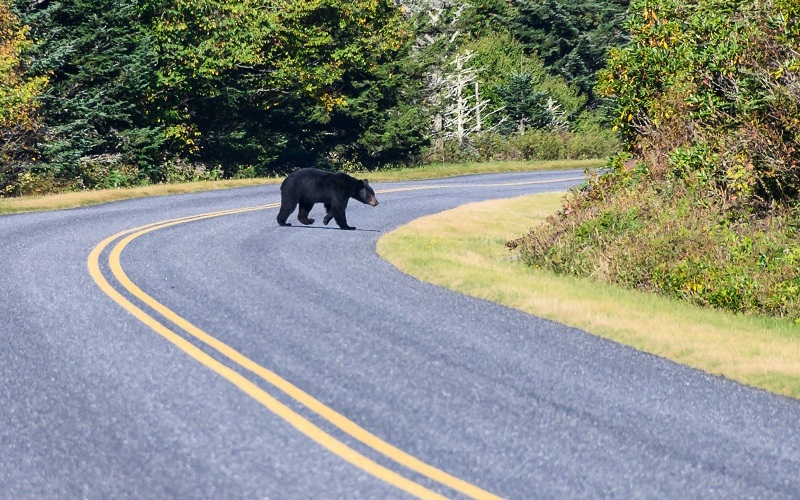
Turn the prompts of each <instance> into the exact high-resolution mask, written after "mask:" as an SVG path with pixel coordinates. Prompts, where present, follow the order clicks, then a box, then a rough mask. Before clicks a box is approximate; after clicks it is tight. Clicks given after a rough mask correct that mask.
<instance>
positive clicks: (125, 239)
mask: <svg viewBox="0 0 800 500" xmlns="http://www.w3.org/2000/svg"><path fill="white" fill-rule="evenodd" d="M279 206H280V204H279V203H273V204H269V205H262V206H257V207H249V208H242V209H235V210H226V211H221V212H213V213H208V214H202V215H196V216H191V217H183V218H179V219H172V220H167V221H162V222H157V223H154V224H148V225H145V226H140V227H136V228H133V229H129V230H126V231H122V232H120V233H117V234H115V235H113V236H110V237H108V238H106V239H105V240H103V241H102V242H100V243H99V244H98V245H97V246H96V247H95V248H94V249H93V250H92V252H91V253H90V254H89V258H88V262H87V264H88V267H89V273H90V274H91V276H92V278H93V279H94V281H95V283H97V286H99V287H100V289H101V290H102V291H103V292H105V293H106V294H107V295H108V296H109V297H111V298H112V299H113V300H114V301H115V302H117V303H118V304H119V305H120V306H122V308H124V309H125V310H127V311H128V312H130V313H131V314H132V315H133V316H135V317H136V318H137V319H138V320H139V321H141V322H142V323H144V324H145V325H147V326H148V327H149V328H151V329H152V330H153V331H155V332H156V333H158V334H159V335H161V336H162V337H164V338H165V339H167V340H168V341H169V342H172V344H174V345H175V346H176V347H178V348H179V349H181V350H182V351H184V352H185V353H186V354H188V355H189V356H191V357H192V358H193V359H195V360H196V361H198V362H199V363H201V364H203V365H204V366H206V367H207V368H209V369H211V370H213V371H214V372H216V373H217V374H219V375H220V376H222V377H223V378H225V379H226V380H228V381H229V382H230V383H232V384H233V385H234V386H236V387H237V388H239V389H240V390H241V391H243V392H244V393H245V394H247V395H248V396H250V397H252V398H253V399H255V400H256V401H258V402H259V403H261V404H262V405H264V406H265V407H266V408H267V409H269V410H270V411H271V412H273V413H274V414H276V415H278V416H279V417H281V418H282V419H284V420H285V421H286V422H288V423H289V424H291V425H292V426H293V427H295V428H296V429H297V430H298V431H300V432H301V433H303V434H304V435H306V436H307V437H309V438H310V439H312V440H313V441H315V442H317V443H318V444H320V445H322V446H323V447H325V448H326V449H328V450H329V451H331V452H332V453H334V454H336V455H338V456H339V457H341V458H342V459H344V460H346V461H347V462H349V463H351V464H352V465H354V466H356V467H358V468H360V469H362V470H363V471H365V472H368V473H369V474H372V475H373V476H375V477H377V478H379V479H381V480H383V481H386V482H387V483H389V484H391V485H393V486H395V487H397V488H399V489H401V490H403V491H405V492H407V493H410V494H411V495H414V496H416V497H419V498H444V497H442V496H441V495H440V494H438V493H436V492H434V491H432V490H430V489H428V488H426V487H424V486H422V485H421V484H419V483H416V482H414V481H411V480H410V479H407V478H406V477H404V476H402V475H400V474H398V473H397V472H395V471H393V470H391V469H388V468H386V467H384V466H382V465H380V464H378V463H376V462H375V461H373V460H371V459H370V458H368V457H366V456H364V455H362V454H361V453H359V452H357V451H355V450H354V449H352V448H351V447H349V446H347V445H346V444H344V443H343V442H341V441H339V440H338V439H336V438H334V437H333V436H331V435H330V434H328V433H326V432H325V431H324V430H322V429H321V428H319V427H318V426H316V425H315V424H313V423H312V422H310V421H309V420H307V419H305V418H304V417H303V416H301V415H300V414H298V413H297V412H295V411H294V410H292V409H291V408H289V407H288V406H286V405H284V404H283V403H281V402H280V401H278V400H277V399H276V398H275V397H273V396H272V395H270V394H269V393H268V392H267V391H265V390H264V389H262V388H261V387H259V386H258V385H257V384H255V383H254V382H252V381H250V380H249V379H248V378H247V377H245V376H243V375H241V374H240V373H238V372H237V371H235V370H234V369H232V368H230V367H228V366H227V365H225V364H223V363H222V362H220V361H218V360H217V359H215V358H214V357H212V356H211V355H209V354H207V353H206V352H204V351H203V350H201V349H200V348H199V347H197V346H196V345H194V344H193V343H192V342H190V341H189V340H187V339H186V338H184V337H183V336H181V335H180V334H178V333H176V330H179V331H181V332H183V333H184V334H186V335H188V336H189V337H191V338H194V339H195V340H197V341H200V342H202V343H203V344H205V345H206V346H208V347H210V348H212V349H213V350H214V351H216V352H217V353H219V354H220V355H222V356H224V357H225V358H227V359H228V360H229V361H230V362H232V363H234V364H235V365H238V366H239V367H241V368H244V369H246V370H248V371H250V372H251V373H253V374H255V375H257V376H258V377H260V378H261V379H263V380H265V381H267V382H268V383H270V384H272V385H273V386H274V387H276V388H278V389H280V390H281V391H282V392H284V393H285V394H286V395H287V396H289V397H290V398H292V399H294V400H295V401H296V402H298V403H300V404H301V405H303V406H304V407H306V408H308V409H309V410H311V411H313V412H314V413H316V414H317V415H319V416H320V417H322V418H323V419H325V420H327V421H328V422H330V423H331V424H333V425H334V426H336V427H338V428H339V429H340V430H341V431H343V432H344V433H345V434H347V435H349V436H350V437H352V438H353V439H356V440H357V441H360V442H361V443H363V444H364V445H366V446H368V447H370V448H372V449H373V450H375V451H376V452H378V453H380V454H381V455H383V456H385V457H387V458H389V459H391V460H392V461H394V462H395V463H397V464H400V465H402V466H404V467H406V468H408V469H410V470H412V471H414V472H416V473H418V474H421V475H423V476H426V477H428V478H429V479H432V480H434V481H436V482H438V483H440V484H442V485H444V486H446V487H448V488H451V489H453V490H455V491H458V492H460V493H462V494H464V495H467V496H469V497H472V498H499V497H497V496H496V495H493V494H492V493H489V492H488V491H485V490H483V489H481V488H479V487H477V486H475V485H473V484H470V483H468V482H466V481H464V480H462V479H459V478H457V477H454V476H452V475H450V474H448V473H446V472H444V471H442V470H440V469H437V468H436V467H433V466H431V465H429V464H426V463H425V462H423V461H421V460H419V459H417V458H415V457H413V456H411V455H409V454H408V453H405V452H404V451H402V450H400V449H398V448H396V447H395V446H392V445H391V444H389V443H387V442H385V441H383V440H382V439H380V438H379V437H377V436H375V435H374V434H372V433H370V432H369V431H367V430H365V429H363V428H362V427H359V426H358V425H357V424H356V423H354V422H353V421H351V420H349V419H348V418H346V417H345V416H343V415H341V414H340V413H338V412H336V411H335V410H333V409H332V408H330V407H328V406H326V405H324V404H323V403H321V402H320V401H318V400H316V399H315V398H313V397H312V396H310V395H309V394H307V393H306V392H304V391H303V390H301V389H300V388H298V387H296V386H295V385H293V384H292V383H291V382H289V381H287V380H285V379H283V378H281V377H280V376H278V375H277V374H276V373H274V372H272V371H271V370H268V369H267V368H264V367H263V366H261V365H259V364H258V363H256V362H255V361H253V360H251V359H249V358H248V357H246V356H244V355H243V354H241V353H240V352H238V351H236V350H235V349H233V348H232V347H231V346H229V345H227V344H225V343H224V342H222V341H220V340H219V339H216V338H214V337H213V336H211V335H209V334H208V333H206V332H204V331H202V330H201V329H199V328H198V327H196V326H195V325H193V324H192V323H190V322H189V321H187V320H186V319H184V318H182V317H181V316H179V315H178V314H176V313H175V312H174V311H172V310H170V309H168V308H167V307H165V306H164V305H163V304H161V303H159V302H158V301H157V300H155V299H154V298H153V297H151V296H150V295H148V294H147V293H145V292H144V291H142V290H141V289H140V288H139V287H138V286H137V285H136V284H135V283H133V282H132V281H131V280H130V278H128V276H127V275H126V274H125V271H124V270H123V269H122V265H121V264H120V256H121V254H122V251H123V250H124V249H125V247H126V246H127V245H128V244H129V243H130V242H132V241H133V240H135V239H136V238H138V237H140V236H142V235H145V234H147V233H151V232H153V231H157V230H159V229H164V228H167V227H171V226H175V225H178V224H186V223H189V222H195V221H201V220H204V219H210V218H214V217H223V216H226V215H233V214H240V213H245V212H252V211H256V210H265V209H270V208H278V207H279ZM114 242H116V244H114V246H113V247H112V248H111V250H110V252H109V253H108V267H109V269H110V270H111V273H112V274H113V276H114V278H116V281H117V283H118V284H119V286H121V287H122V288H124V289H125V290H127V292H128V293H130V294H131V295H132V296H133V297H136V298H137V299H139V300H140V301H142V302H143V303H144V304H146V305H147V306H148V307H149V308H151V309H152V310H153V311H155V312H157V313H158V314H160V315H161V316H162V317H163V318H165V319H167V320H169V321H170V322H171V323H172V324H173V325H174V326H175V327H176V328H174V329H173V328H170V327H168V326H166V325H165V324H164V323H163V322H161V321H159V320H157V319H156V318H154V317H153V316H152V315H151V314H148V313H147V312H145V311H144V310H143V309H142V308H140V307H138V306H137V305H135V304H134V303H133V302H131V301H130V300H128V299H127V298H126V297H125V296H123V295H122V294H121V293H120V292H119V291H117V289H116V288H114V287H113V286H112V285H111V284H110V283H109V282H108V280H107V279H106V278H105V276H104V275H103V273H102V271H101V267H100V259H101V256H102V255H103V252H104V251H105V250H106V248H107V247H109V245H112V243H114Z"/></svg>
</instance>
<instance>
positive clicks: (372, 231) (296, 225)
mask: <svg viewBox="0 0 800 500" xmlns="http://www.w3.org/2000/svg"><path fill="white" fill-rule="evenodd" d="M284 227H287V228H292V227H293V228H296V229H327V230H329V231H346V230H344V229H340V228H338V227H336V226H334V227H331V226H305V225H303V224H292V225H291V226H284ZM358 231H362V232H365V233H380V231H379V230H377V229H361V228H359V227H357V228H355V229H354V230H353V232H358Z"/></svg>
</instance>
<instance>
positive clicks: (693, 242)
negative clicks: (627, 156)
mask: <svg viewBox="0 0 800 500" xmlns="http://www.w3.org/2000/svg"><path fill="white" fill-rule="evenodd" d="M615 189H616V193H615V194H614V195H613V196H607V197H605V198H604V199H598V198H597V197H595V196H591V195H589V194H588V191H585V192H583V193H579V194H578V195H577V196H576V197H574V198H573V199H572V200H571V202H570V203H568V204H567V205H566V206H565V207H564V209H562V211H561V212H560V213H559V214H558V215H556V216H554V217H552V218H551V219H550V220H549V222H548V224H546V225H544V226H542V227H540V228H538V229H535V230H533V231H532V232H531V233H529V234H528V235H526V236H525V237H523V238H520V239H518V240H515V241H514V242H512V243H511V246H512V247H514V248H516V249H517V250H518V251H519V252H520V254H521V256H522V257H523V259H525V260H526V261H527V262H528V263H530V264H531V265H533V266H535V267H542V268H548V269H552V270H555V271H557V272H561V273H565V274H571V275H574V276H581V277H592V278H595V279H598V280H601V281H606V282H610V283H615V284H619V285H623V286H627V287H630V288H635V289H639V290H647V291H653V292H656V293H660V294H664V295H668V296H672V297H676V298H681V299H684V300H687V301H689V302H693V303H696V304H699V305H704V306H710V307H715V308H720V309H726V310H730V311H735V312H744V313H760V314H768V315H776V316H786V317H790V318H793V319H798V320H800V286H798V284H800V266H798V263H800V261H798V259H800V239H798V233H797V229H796V227H797V220H798V219H797V218H796V215H793V214H790V213H780V214H778V213H776V214H774V215H772V216H770V217H768V218H766V219H755V218H741V217H736V216H733V215H732V214H731V213H730V212H729V211H728V210H725V209H724V208H722V207H720V206H718V205H714V204H713V203H709V202H708V201H709V200H704V199H703V198H700V197H698V196H697V193H695V192H692V191H691V190H686V189H679V190H674V191H670V192H669V193H664V192H663V191H661V192H660V189H661V187H660V186H658V185H652V186H651V187H643V186H642V185H641V184H639V185H637V186H636V187H633V188H630V187H629V188H625V187H623V186H622V185H619V184H618V185H616V186H615ZM667 195H668V196H667Z"/></svg>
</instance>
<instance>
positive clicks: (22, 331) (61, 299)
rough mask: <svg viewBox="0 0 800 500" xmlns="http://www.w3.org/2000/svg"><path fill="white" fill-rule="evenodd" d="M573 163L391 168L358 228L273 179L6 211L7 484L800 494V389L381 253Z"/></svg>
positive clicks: (196, 493) (2, 264) (388, 494)
mask: <svg viewBox="0 0 800 500" xmlns="http://www.w3.org/2000/svg"><path fill="white" fill-rule="evenodd" d="M579 177H581V172H579V171H567V172H546V173H529V174H505V175H482V176H474V177H464V178H458V179H449V180H436V181H425V182H413V183H403V184H378V183H374V187H375V189H376V191H377V192H378V199H379V201H380V205H379V206H378V207H375V208H373V207H368V206H365V205H360V204H358V203H356V202H352V203H351V204H350V207H349V209H348V221H349V222H350V224H351V225H355V226H356V227H358V229H359V230H358V231H340V230H338V229H332V228H331V227H327V228H326V227H323V226H322V225H321V224H320V222H317V224H315V225H314V226H313V227H298V226H297V225H295V226H293V227H288V228H285V227H279V226H278V225H277V223H276V221H275V216H276V213H277V209H276V208H275V204H276V202H278V201H279V196H278V186H274V185H273V186H263V187H256V188H243V189H237V190H228V191H217V192H208V193H201V194H192V195H181V196H170V197H162V198H152V199H142V200H133V201H125V202H117V203H111V204H107V205H102V206H96V207H91V208H83V209H76V210H67V211H59V212H50V213H39V214H25V215H11V216H3V217H0V234H2V235H3V238H2V242H0V255H2V259H0V280H2V281H0V304H2V305H1V306H0V307H2V309H0V311H1V312H2V323H0V380H1V381H2V384H0V497H3V498H22V497H57V498H72V497H87V498H98V497H114V498H129V497H135V498H173V497H174V498H195V497H204V498H214V497H217V498H265V497H269V498H403V497H408V496H419V497H431V498H433V497H437V496H440V495H441V496H446V497H458V498H466V497H476V498H489V497H492V496H493V495H498V496H502V497H509V498H539V497H576V496H581V497H584V496H589V497H599V496H603V497H608V496H610V497H625V498H628V497H677V496H681V497H684V496H692V497H701V496H702V497H724V498H729V497H760V498H772V497H787V498H797V497H798V496H800V475H798V473H797V471H798V470H800V402H798V401H794V400H789V399H786V398H782V397H778V396H773V395H770V394H767V393H764V392H762V391H758V390H753V389H750V388H746V387H743V386H740V385H737V384H734V383H730V382H728V381H726V380H722V379H719V378H716V377H711V376H708V375H705V374H702V373H700V372H697V371H694V370H690V369H687V368H684V367H680V366H677V365H675V364H673V363H670V362H667V361H664V360H662V359H659V358H655V357H652V356H649V355H646V354H642V353H639V352H636V351H633V350H631V349H628V348H624V347H621V346H619V345H616V344H613V343H611V342H607V341H604V340H600V339H597V338H594V337H592V336H589V335H587V334H584V333H582V332H580V331H577V330H574V329H570V328H566V327H563V326H560V325H557V324H554V323H551V322H547V321H543V320H539V319H537V318H534V317H531V316H528V315H525V314H522V313H519V312H516V311H513V310H509V309H507V308H504V307H500V306H496V305H493V304H489V303H486V302H482V301H479V300H475V299H470V298H467V297H464V296H461V295H458V294H454V293H451V292H448V291H445V290H442V289H440V288H437V287H434V286H431V285H427V284H424V283H420V282H418V281H416V280H415V279H412V278H410V277H408V276H406V275H403V274H401V273H400V272H398V271H397V270H395V269H394V268H393V267H392V266H390V265H389V264H387V263H385V262H383V261H382V260H381V259H380V258H379V257H378V256H377V255H376V253H375V250H374V248H375V243H376V241H377V240H378V238H380V236H381V235H383V234H385V233H386V232H388V231H389V230H391V229H393V228H394V227H397V226H398V225H401V224H403V223H406V222H408V221H410V220H413V219H415V218H417V217H420V216H422V215H425V214H429V213H433V212H438V211H441V210H444V209H447V208H451V207H455V206H458V205H460V204H463V203H467V202H472V201H479V200H484V199H489V198H502V197H512V196H518V195H523V194H528V193H536V192H544V191H554V190H565V189H567V188H568V187H570V186H574V185H576V184H578V183H579V180H576V178H579ZM565 179H571V180H565ZM203 214H210V215H208V216H203ZM323 214H324V213H323V209H322V207H320V206H316V207H315V209H314V211H312V213H311V216H312V217H315V218H317V220H318V221H320V220H321V218H322V215H323ZM290 221H292V222H293V223H295V224H296V219H295V215H293V216H292V217H291V218H290ZM500 222H501V221H498V223H500ZM332 225H333V224H332Z"/></svg>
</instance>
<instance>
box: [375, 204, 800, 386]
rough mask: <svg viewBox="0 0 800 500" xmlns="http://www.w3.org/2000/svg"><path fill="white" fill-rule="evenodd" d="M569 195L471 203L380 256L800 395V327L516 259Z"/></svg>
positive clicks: (399, 237)
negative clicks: (515, 244) (517, 245)
mask: <svg viewBox="0 0 800 500" xmlns="http://www.w3.org/2000/svg"><path fill="white" fill-rule="evenodd" d="M562 196H563V194H557V195H542V196H528V197H523V198H516V199H512V200H498V201H490V202H484V203H478V204H471V205H466V206H463V207H460V208H457V209H455V210H450V211H447V212H443V213H440V214H436V215H432V216H428V217H423V218H421V219H418V220H416V221H414V222H412V223H411V224H408V225H407V226H404V227H401V228H399V229H397V230H395V231H393V232H392V233H390V234H388V235H386V236H384V237H383V238H382V239H381V240H380V241H379V242H378V252H379V253H380V254H381V256H383V257H384V258H385V259H387V260H388V261H389V262H391V263H393V264H394V265H395V266H397V267H398V268H399V269H401V270H402V271H404V272H406V273H408V274H411V275H413V276H415V277H417V278H419V279H421V280H424V281H428V282H432V283H436V284H438V285H441V286H444V287H447V288H450V289H453V290H457V291H459V292H462V293H465V294H467V295H472V296H475V297H479V298H483V299H486V300H490V301H494V302H498V303H502V304H505V305H507V306H510V307H514V308H517V309H520V310H522V311H525V312H528V313H530V314H535V315H537V316H541V317H544V318H548V319H552V320H554V321H558V322H560V323H563V324H566V325H570V326H574V327H577V328H580V329H582V330H585V331H587V332H590V333H593V334H595V335H598V336H601V337H605V338H608V339H611V340H614V341H616V342H620V343H623V344H626V345H630V346H632V347H634V348H636V349H639V350H642V351H645V352H649V353H652V354H655V355H658V356H662V357H664V358H667V359H671V360H673V361H676V362H678V363H682V364H685V365H688V366H692V367H695V368H698V369H700V370H703V371H706V372H708V373H713V374H717V375H722V376H724V377H727V378H730V379H733V380H737V381H740V382H742V383H744V384H748V385H751V386H755V387H760V388H763V389H766V390H769V391H772V392H776V393H779V394H783V395H786V396H790V397H794V398H800V327H798V326H797V325H794V324H792V323H791V322H788V321H782V320H778V319H770V318H762V317H751V316H741V315H733V314H729V313H726V312H722V311H716V310H708V309H703V308H700V307H697V306H693V305H690V304H686V303H683V302H679V301H676V300H672V299H666V298H663V297H658V296H655V295H651V294H644V293H640V292H635V291H631V290H624V289H621V288H618V287H614V286H609V285H604V284H601V283H597V282H593V281H588V280H577V279H574V278H570V277H563V276H556V275H554V274H552V273H548V272H544V271H541V270H536V269H530V268H528V267H527V266H525V265H524V264H522V263H520V262H517V261H516V260H514V258H513V254H512V253H511V252H510V251H509V250H508V249H506V248H505V242H506V241H508V240H509V239H513V238H516V237H518V236H520V235H521V234H523V233H525V232H526V231H527V230H528V229H529V228H530V227H531V226H533V225H534V224H537V223H541V221H543V220H544V218H545V217H546V216H547V215H549V214H551V213H553V212H554V211H555V210H557V209H558V207H559V206H560V200H561V198H562Z"/></svg>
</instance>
